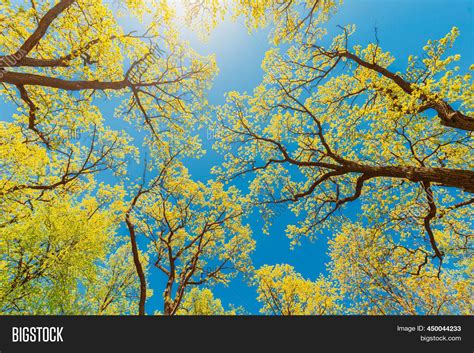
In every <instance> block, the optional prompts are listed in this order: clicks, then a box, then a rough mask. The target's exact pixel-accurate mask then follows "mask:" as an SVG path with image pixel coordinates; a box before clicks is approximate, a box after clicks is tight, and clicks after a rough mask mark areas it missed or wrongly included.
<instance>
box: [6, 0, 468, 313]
mask: <svg viewBox="0 0 474 353" xmlns="http://www.w3.org/2000/svg"><path fill="white" fill-rule="evenodd" d="M473 23H474V22H473V2H472V1H470V0H449V1H448V0H446V1H442V0H398V1H396V0H346V1H345V3H344V4H343V5H342V6H341V7H340V9H339V11H338V12H337V14H336V15H335V16H334V17H333V18H332V19H331V20H330V21H329V22H328V23H327V24H326V25H325V27H326V28H327V29H328V31H329V35H328V36H327V40H328V41H329V40H330V39H331V38H332V36H333V35H334V34H337V33H338V29H337V25H343V26H344V25H347V24H355V25H356V26H357V31H356V34H355V35H354V36H352V37H351V42H350V44H351V45H355V44H361V45H366V44H367V43H369V42H372V41H373V40H374V28H375V27H377V32H378V38H379V40H380V45H381V47H382V48H383V49H384V50H388V51H390V52H392V53H393V54H394V55H395V57H396V58H397V60H396V61H395V63H394V64H393V66H392V68H393V69H394V70H401V71H402V70H404V68H405V65H406V62H407V57H408V55H409V54H415V55H416V54H421V52H422V47H423V45H424V44H425V43H426V42H427V40H428V39H437V38H440V37H442V36H444V35H445V34H446V33H447V32H448V31H449V30H450V29H451V28H452V27H453V26H457V27H458V28H459V29H460V33H461V35H460V37H459V38H458V40H457V41H456V44H455V47H454V50H453V52H456V53H459V54H461V56H462V59H461V61H460V64H459V66H460V67H461V71H465V70H466V69H467V68H468V67H469V65H470V64H471V63H472V62H473V55H474V50H473V43H474V38H473V33H474V31H473V26H474V25H473ZM183 31H184V36H185V37H186V38H187V39H188V40H189V41H190V43H191V46H192V47H193V48H194V49H195V50H196V51H197V52H199V53H200V54H215V55H216V60H217V64H218V67H219V69H220V73H219V75H218V76H217V78H216V80H215V82H214V86H213V88H212V90H211V91H210V94H209V100H210V102H211V103H212V104H221V103H223V101H224V94H225V92H228V91H232V90H236V91H239V92H243V91H247V92H251V91H252V90H253V88H254V87H255V86H257V85H258V84H259V83H260V81H261V79H262V75H263V71H262V69H261V66H260V65H261V61H262V59H263V57H264V55H265V52H266V50H267V49H269V48H270V46H269V44H268V40H267V37H268V29H267V30H265V29H264V30H260V31H257V32H254V33H251V34H249V33H248V31H247V29H246V27H245V26H244V21H243V19H239V20H237V21H236V22H232V21H230V20H226V21H225V22H224V23H222V24H220V25H219V26H218V27H217V28H216V29H215V30H214V31H213V32H212V33H211V35H210V37H209V38H208V40H207V41H206V42H203V41H201V40H200V39H199V38H198V37H197V36H196V35H195V34H194V33H193V32H192V31H190V30H183ZM116 103H117V102H116V101H109V102H106V103H104V104H103V105H102V106H101V109H102V111H103V113H104V116H106V121H107V122H109V123H110V125H112V126H113V127H114V128H125V127H127V123H125V122H119V121H117V119H114V120H112V117H111V115H112V114H113V110H114V108H115V104H116ZM13 111H14V108H13V107H12V106H11V105H6V104H2V113H3V114H2V118H1V119H2V120H9V119H10V118H9V116H11V114H12V113H13ZM132 135H133V133H132ZM201 136H202V139H203V145H204V148H205V149H206V150H207V154H206V155H205V156H204V157H203V158H202V159H201V160H199V161H188V163H187V167H188V168H189V170H190V172H191V174H192V176H193V177H194V178H195V179H196V180H202V181H206V180H208V179H210V178H212V175H211V174H210V170H211V168H212V167H213V166H215V165H218V164H219V163H220V161H221V160H222V159H221V157H220V156H219V155H218V154H217V153H216V152H215V151H213V150H212V143H213V140H212V139H208V138H207V131H206V130H203V131H201ZM135 137H139V136H138V135H135ZM105 181H109V182H114V180H112V179H110V178H108V177H106V178H105ZM351 207H352V208H357V207H358V206H357V204H356V203H354V204H352V205H349V207H348V208H349V209H348V213H347V215H351V214H354V213H355V212H354V210H352V212H351V209H350V208H351ZM294 220H295V219H294V217H293V216H292V214H291V213H290V212H288V211H286V212H281V215H280V216H279V217H278V218H277V219H275V221H274V225H273V226H272V228H271V235H270V236H267V235H264V234H263V233H262V220H261V218H260V216H259V215H258V214H257V213H255V214H254V215H252V217H250V218H249V223H250V224H251V227H252V230H253V234H254V238H255V239H256V242H257V249H256V251H255V253H254V256H253V261H254V265H255V267H257V268H258V267H260V266H261V265H263V264H280V263H288V264H291V265H292V266H294V267H295V269H296V270H297V271H298V272H300V273H301V274H302V275H303V276H304V277H306V278H310V279H315V278H317V277H318V276H319V275H320V274H321V273H323V274H324V273H325V263H326V262H327V261H328V256H327V253H326V252H327V246H326V237H330V236H331V234H329V233H328V234H321V236H320V237H319V239H318V240H317V241H315V242H313V243H310V242H309V241H303V244H302V246H298V247H296V248H295V249H294V250H290V242H289V240H288V239H287V238H286V237H285V234H284V230H285V228H286V226H287V225H288V224H290V223H291V222H294ZM159 276H160V275H159V274H158V273H157V272H152V278H150V285H151V288H152V289H154V290H155V295H154V296H153V297H152V298H151V299H150V300H149V301H148V303H147V306H148V309H147V311H148V313H150V314H151V313H153V312H154V311H155V310H161V309H162V298H161V293H162V289H163V278H161V277H159ZM214 293H215V295H216V297H219V298H220V299H221V300H222V302H223V304H224V305H225V306H227V305H228V304H230V303H232V304H234V305H235V306H243V307H244V308H245V309H246V311H247V312H249V313H251V314H258V310H259V304H258V303H257V302H256V299H255V298H256V293H255V289H254V288H251V287H248V286H247V284H246V283H245V282H244V281H243V280H242V279H236V280H234V281H232V282H231V283H230V285H229V286H228V287H223V286H217V287H216V288H215V289H214Z"/></svg>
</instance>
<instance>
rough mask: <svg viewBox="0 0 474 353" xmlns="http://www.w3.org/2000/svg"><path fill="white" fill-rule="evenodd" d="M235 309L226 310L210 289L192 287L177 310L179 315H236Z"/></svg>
mask: <svg viewBox="0 0 474 353" xmlns="http://www.w3.org/2000/svg"><path fill="white" fill-rule="evenodd" d="M235 313H236V311H235V310H229V311H226V310H225V309H224V307H223V306H222V303H221V301H220V300H219V299H215V298H214V294H213V293H212V292H211V290H210V289H208V288H204V289H199V288H198V287H194V288H192V289H191V290H190V291H189V293H187V294H186V295H185V296H184V298H183V300H182V302H181V304H180V308H179V309H178V311H177V312H176V314H177V315H235Z"/></svg>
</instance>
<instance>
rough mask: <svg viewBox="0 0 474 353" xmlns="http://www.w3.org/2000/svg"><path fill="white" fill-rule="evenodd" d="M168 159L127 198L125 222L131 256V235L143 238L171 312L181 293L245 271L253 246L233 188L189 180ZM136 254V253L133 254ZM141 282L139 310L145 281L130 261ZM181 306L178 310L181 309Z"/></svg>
mask: <svg viewBox="0 0 474 353" xmlns="http://www.w3.org/2000/svg"><path fill="white" fill-rule="evenodd" d="M174 167H175V168H176V169H174V168H173V165H172V163H171V160H170V162H169V163H167V165H166V166H164V168H163V169H162V170H161V172H160V174H159V175H158V177H156V178H154V179H152V180H151V181H150V182H149V184H148V186H144V184H142V185H141V186H140V187H139V189H138V192H137V193H136V195H135V197H134V198H133V200H132V203H131V205H130V208H129V211H128V212H127V215H126V222H127V226H128V229H129V232H130V237H131V239H132V243H134V244H135V245H134V255H135V256H137V255H138V253H137V251H138V250H137V249H138V246H137V243H136V240H135V239H136V237H137V236H138V235H142V237H143V236H144V237H145V239H146V241H147V246H148V254H149V257H150V260H149V261H150V263H152V264H153V265H154V266H155V267H156V268H157V269H158V270H160V271H161V272H162V273H163V274H164V276H165V277H166V284H165V286H164V291H163V298H164V314H165V315H175V314H176V313H178V311H179V310H181V303H182V301H183V298H185V297H186V295H187V292H188V291H189V290H190V289H191V288H193V287H195V286H201V285H211V284H215V283H222V284H226V283H228V281H229V280H230V279H231V278H232V277H234V276H235V275H237V274H238V273H239V272H240V273H248V272H249V271H251V261H250V253H251V252H252V251H253V250H254V248H255V241H254V240H253V239H252V236H251V234H252V233H251V230H250V227H249V226H248V225H244V224H243V218H244V216H245V212H246V211H245V206H244V205H245V202H246V201H247V200H246V199H245V198H243V197H241V196H240V195H239V193H238V191H237V189H236V188H235V187H231V188H229V190H227V191H226V190H224V186H223V184H221V183H218V182H214V181H209V182H208V184H207V185H206V184H203V183H200V182H195V181H193V180H192V179H190V178H189V176H188V174H187V170H186V169H185V168H183V167H179V165H178V166H176V165H175V166H174ZM137 257H138V256H137ZM135 263H136V265H137V266H138V272H139V276H140V279H141V285H142V297H141V301H140V305H139V312H140V313H141V314H144V313H145V300H146V297H145V295H144V292H143V291H145V290H146V279H145V276H144V275H143V274H140V272H141V271H143V266H142V264H141V263H139V261H136V262H135ZM183 310H184V309H183Z"/></svg>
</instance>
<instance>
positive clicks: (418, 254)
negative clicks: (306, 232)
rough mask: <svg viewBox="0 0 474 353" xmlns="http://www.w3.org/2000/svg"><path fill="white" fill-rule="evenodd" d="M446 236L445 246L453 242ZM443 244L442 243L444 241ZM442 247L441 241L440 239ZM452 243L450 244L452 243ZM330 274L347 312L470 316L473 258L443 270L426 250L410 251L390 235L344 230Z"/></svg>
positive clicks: (334, 245)
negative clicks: (448, 242) (439, 271)
mask: <svg viewBox="0 0 474 353" xmlns="http://www.w3.org/2000/svg"><path fill="white" fill-rule="evenodd" d="M448 237H449V235H448V236H446V235H445V236H444V237H443V238H442V239H443V240H442V241H443V242H444V241H446V240H448ZM440 238H441V237H440ZM440 241H441V239H440ZM448 241H449V240H448ZM330 256H331V263H330V273H331V278H334V280H335V281H336V283H338V287H339V288H340V290H341V294H342V296H343V298H344V299H345V301H346V302H348V303H350V307H349V308H348V309H347V312H350V313H355V314H368V315H418V314H421V315H448V314H449V315H454V314H457V315H463V314H464V315H469V313H472V310H473V307H472V305H473V304H472V286H471V279H470V278H469V273H468V267H467V266H466V264H467V262H468V261H469V258H468V257H465V258H464V259H463V262H464V263H462V262H461V263H458V264H456V265H454V266H450V267H449V268H447V269H445V270H444V273H443V276H441V278H438V269H437V268H436V266H433V265H432V264H424V263H425V262H426V261H427V256H426V253H425V252H424V250H423V249H422V248H418V249H415V250H411V249H408V248H406V247H403V246H401V245H399V244H397V243H396V242H395V241H394V240H393V238H392V237H391V235H390V234H385V233H384V232H383V230H381V229H377V228H367V227H364V226H362V225H361V224H345V225H344V226H343V227H342V229H341V231H340V232H339V233H338V234H336V235H335V237H334V238H333V239H332V240H331V242H330Z"/></svg>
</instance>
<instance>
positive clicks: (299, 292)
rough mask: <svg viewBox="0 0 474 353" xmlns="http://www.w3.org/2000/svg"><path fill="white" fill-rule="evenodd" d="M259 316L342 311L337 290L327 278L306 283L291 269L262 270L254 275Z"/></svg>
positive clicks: (271, 267)
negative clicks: (260, 306) (261, 314)
mask: <svg viewBox="0 0 474 353" xmlns="http://www.w3.org/2000/svg"><path fill="white" fill-rule="evenodd" d="M254 281H255V284H256V285H257V293H258V297H257V300H258V301H259V302H261V303H262V305H263V306H262V308H261V309H260V312H261V313H263V314H270V315H272V314H273V315H329V314H332V315H334V314H338V313H339V312H340V309H341V305H340V303H339V300H340V296H339V295H338V292H337V290H336V288H335V287H334V286H333V285H332V284H331V282H330V281H328V280H327V279H326V278H324V277H320V278H318V279H317V280H316V281H314V282H313V281H310V280H308V279H304V278H303V276H301V275H300V274H299V273H297V272H296V271H295V269H294V268H293V267H292V266H290V265H275V266H268V265H265V266H262V267H261V268H259V269H258V270H256V271H255V278H254Z"/></svg>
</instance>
